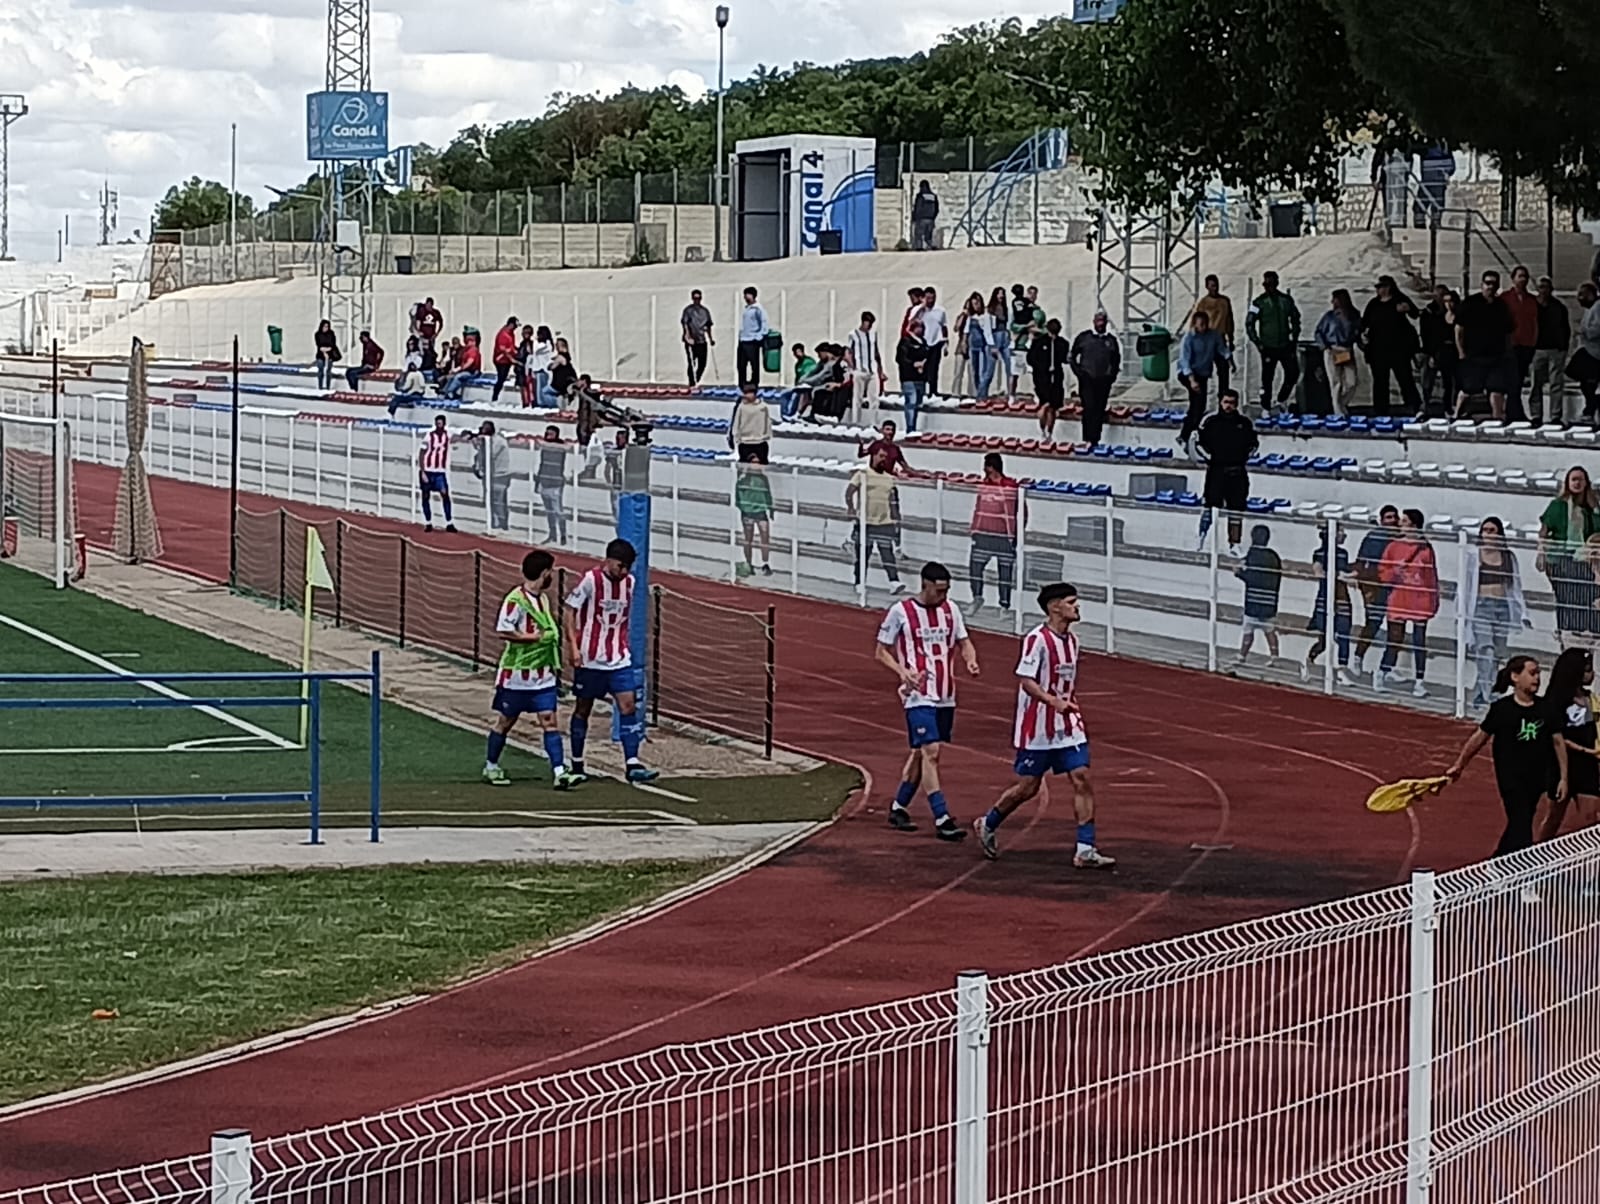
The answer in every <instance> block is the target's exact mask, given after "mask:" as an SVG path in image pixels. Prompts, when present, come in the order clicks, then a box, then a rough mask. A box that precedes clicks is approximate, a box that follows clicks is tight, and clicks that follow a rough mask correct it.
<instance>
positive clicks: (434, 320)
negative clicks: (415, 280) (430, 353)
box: [411, 297, 444, 347]
mask: <svg viewBox="0 0 1600 1204" xmlns="http://www.w3.org/2000/svg"><path fill="white" fill-rule="evenodd" d="M443 329H444V315H443V314H442V313H440V312H439V310H438V307H436V306H435V305H434V303H433V298H432V297H429V298H427V299H426V300H424V301H419V302H417V304H416V305H414V306H413V307H412V309H411V333H412V334H414V335H416V336H417V338H419V339H421V340H422V343H423V346H425V347H432V346H433V341H434V340H435V339H437V338H438V337H439V332H440V331H441V330H443Z"/></svg>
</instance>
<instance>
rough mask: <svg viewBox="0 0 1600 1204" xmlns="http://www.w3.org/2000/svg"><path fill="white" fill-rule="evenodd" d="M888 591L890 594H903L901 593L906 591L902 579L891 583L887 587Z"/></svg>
mask: <svg viewBox="0 0 1600 1204" xmlns="http://www.w3.org/2000/svg"><path fill="white" fill-rule="evenodd" d="M889 592H890V593H891V594H903V593H905V592H906V583H905V582H904V581H896V582H895V583H894V584H893V585H891V586H890V587H889Z"/></svg>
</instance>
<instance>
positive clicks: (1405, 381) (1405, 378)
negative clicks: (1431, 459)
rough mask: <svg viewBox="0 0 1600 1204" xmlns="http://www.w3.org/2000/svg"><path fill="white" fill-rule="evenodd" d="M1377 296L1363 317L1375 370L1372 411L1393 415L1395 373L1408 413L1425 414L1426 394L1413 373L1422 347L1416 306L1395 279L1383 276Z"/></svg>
mask: <svg viewBox="0 0 1600 1204" xmlns="http://www.w3.org/2000/svg"><path fill="white" fill-rule="evenodd" d="M1375 287H1376V289H1377V296H1375V297H1373V298H1372V300H1371V301H1368V302H1367V308H1366V312H1364V313H1363V314H1362V315H1361V339H1362V342H1363V343H1364V344H1365V345H1366V349H1367V364H1368V365H1369V366H1370V367H1371V368H1372V412H1373V414H1375V415H1377V416H1379V417H1383V416H1387V415H1388V413H1389V376H1390V374H1391V373H1392V374H1393V376H1394V379H1395V382H1396V383H1397V384H1398V385H1399V386H1400V395H1401V396H1402V397H1403V398H1405V404H1406V411H1405V412H1406V413H1407V414H1420V413H1422V394H1421V393H1419V392H1418V391H1417V378H1416V376H1415V375H1414V374H1413V373H1412V370H1411V359H1412V357H1413V356H1414V355H1416V353H1417V351H1418V349H1419V348H1420V346H1421V344H1420V343H1419V342H1418V340H1417V328H1416V327H1415V326H1413V325H1412V324H1411V322H1412V319H1413V318H1414V317H1415V316H1416V307H1415V306H1413V305H1412V304H1411V302H1410V300H1409V299H1407V297H1406V296H1405V294H1404V293H1402V292H1401V291H1400V290H1399V288H1398V287H1397V286H1396V285H1395V282H1394V277H1393V276H1379V277H1378V282H1377V285H1376V286H1375Z"/></svg>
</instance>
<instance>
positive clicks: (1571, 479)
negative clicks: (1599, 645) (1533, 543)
mask: <svg viewBox="0 0 1600 1204" xmlns="http://www.w3.org/2000/svg"><path fill="white" fill-rule="evenodd" d="M1595 534H1600V499H1597V498H1596V496H1595V490H1594V485H1593V483H1592V482H1591V481H1590V480H1589V474H1588V472H1587V471H1585V470H1584V469H1583V468H1580V467H1577V466H1574V467H1572V468H1569V469H1567V475H1566V476H1564V477H1562V478H1561V492H1560V493H1558V494H1556V496H1555V500H1553V501H1552V502H1551V503H1550V504H1549V505H1548V506H1546V507H1545V509H1544V513H1543V514H1542V515H1540V516H1539V557H1538V560H1537V562H1536V563H1537V567H1538V569H1539V571H1540V572H1542V573H1543V574H1544V575H1545V576H1546V577H1548V578H1550V588H1551V589H1552V590H1553V591H1554V592H1555V596H1556V634H1557V636H1558V638H1559V639H1560V641H1561V646H1562V647H1563V648H1569V647H1572V646H1573V644H1575V643H1578V644H1581V643H1587V642H1588V641H1590V640H1591V639H1592V637H1593V633H1594V630H1595V627H1596V625H1597V621H1600V616H1597V614H1596V612H1595V610H1594V574H1593V572H1592V570H1591V569H1590V568H1589V566H1588V565H1587V564H1584V563H1580V557H1581V555H1582V553H1583V549H1584V545H1585V544H1586V543H1587V542H1588V540H1589V537H1590V536H1592V535H1595Z"/></svg>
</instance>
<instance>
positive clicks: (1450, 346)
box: [1417, 284, 1461, 422]
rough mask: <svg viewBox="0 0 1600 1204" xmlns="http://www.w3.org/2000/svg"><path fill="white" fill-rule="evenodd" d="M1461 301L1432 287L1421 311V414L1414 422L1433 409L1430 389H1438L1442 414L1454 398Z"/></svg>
mask: <svg viewBox="0 0 1600 1204" xmlns="http://www.w3.org/2000/svg"><path fill="white" fill-rule="evenodd" d="M1460 303H1461V298H1460V297H1458V296H1457V295H1456V294H1455V292H1454V291H1452V290H1451V289H1448V288H1446V287H1445V286H1444V285H1442V284H1440V285H1435V286H1434V290H1433V300H1432V301H1429V302H1428V304H1427V306H1426V307H1424V309H1423V311H1422V318H1421V326H1422V353H1423V355H1425V356H1426V357H1427V359H1426V360H1425V361H1424V363H1423V365H1422V407H1423V408H1422V412H1420V413H1419V414H1418V415H1417V421H1419V422H1420V421H1422V420H1424V419H1425V418H1427V417H1428V409H1429V408H1430V407H1431V406H1432V405H1433V386H1434V385H1435V384H1438V385H1439V386H1440V397H1441V398H1443V405H1442V406H1441V410H1442V412H1443V413H1445V414H1448V413H1450V411H1451V408H1452V407H1453V406H1454V405H1455V397H1456V306H1457V305H1459V304H1460Z"/></svg>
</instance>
